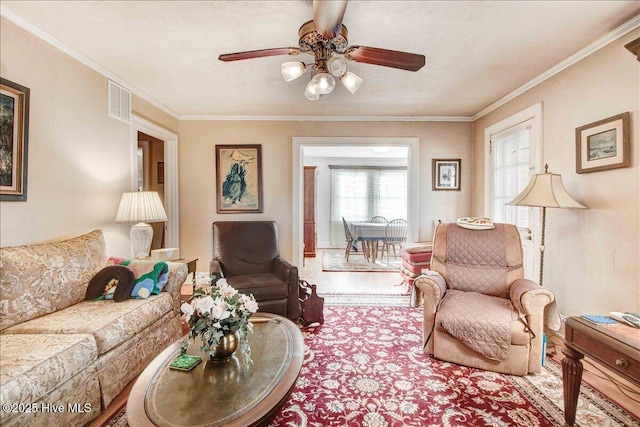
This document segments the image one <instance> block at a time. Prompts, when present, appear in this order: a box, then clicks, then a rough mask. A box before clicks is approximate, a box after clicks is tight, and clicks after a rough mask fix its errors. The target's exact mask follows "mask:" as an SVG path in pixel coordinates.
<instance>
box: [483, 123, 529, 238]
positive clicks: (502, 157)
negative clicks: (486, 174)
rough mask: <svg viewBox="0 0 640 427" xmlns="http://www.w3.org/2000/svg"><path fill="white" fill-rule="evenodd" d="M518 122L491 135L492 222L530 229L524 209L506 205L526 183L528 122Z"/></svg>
mask: <svg viewBox="0 0 640 427" xmlns="http://www.w3.org/2000/svg"><path fill="white" fill-rule="evenodd" d="M528 122H529V121H527V122H525V123H521V124H519V125H517V126H513V127H511V128H509V129H506V130H504V131H502V132H500V133H498V134H495V135H492V136H491V151H492V152H493V159H494V169H493V175H494V176H493V183H494V185H493V204H494V206H493V213H494V217H493V220H494V221H496V222H505V223H509V224H515V225H516V226H518V227H522V228H528V227H529V213H528V210H527V208H526V207H519V206H506V205H505V203H507V202H509V201H510V200H513V198H514V197H516V196H517V195H518V194H520V192H521V191H522V190H523V189H524V188H525V187H526V186H527V184H528V183H529V144H530V133H531V132H530V129H531V126H530V125H529V123H528Z"/></svg>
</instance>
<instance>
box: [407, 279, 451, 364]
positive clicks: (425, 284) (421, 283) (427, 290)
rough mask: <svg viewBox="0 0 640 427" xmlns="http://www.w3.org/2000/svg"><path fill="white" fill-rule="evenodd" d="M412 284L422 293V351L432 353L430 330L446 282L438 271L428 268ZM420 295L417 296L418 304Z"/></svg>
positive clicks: (433, 324) (434, 320)
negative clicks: (425, 272) (427, 270)
mask: <svg viewBox="0 0 640 427" xmlns="http://www.w3.org/2000/svg"><path fill="white" fill-rule="evenodd" d="M413 286H415V287H416V289H417V290H418V291H419V292H418V295H420V294H422V299H423V306H424V320H423V323H422V333H423V338H424V351H425V352H427V353H429V354H433V339H432V332H433V328H434V327H435V324H436V310H437V308H438V304H440V300H442V297H444V294H445V292H447V284H446V282H445V280H444V277H442V276H441V275H440V274H439V273H436V272H434V271H431V270H429V272H428V273H427V274H422V275H420V276H418V277H417V278H416V280H414V282H413ZM419 300H420V296H418V304H419V302H420V301H419Z"/></svg>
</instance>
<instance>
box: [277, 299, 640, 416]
mask: <svg viewBox="0 0 640 427" xmlns="http://www.w3.org/2000/svg"><path fill="white" fill-rule="evenodd" d="M324 317H325V323H324V325H322V326H320V327H318V328H316V329H315V330H314V329H309V330H306V331H304V338H305V345H306V352H305V362H304V365H303V367H302V372H301V374H300V378H299V379H298V383H297V385H296V387H295V389H294V391H293V393H292V395H291V398H290V399H289V401H288V402H287V403H286V404H285V406H284V407H283V408H282V410H281V411H280V413H279V414H278V415H277V416H276V418H275V419H274V420H273V421H272V423H271V424H270V425H271V426H272V427H280V426H282V427H285V426H286V427H294V426H296V427H298V426H300V427H302V426H310V427H320V426H369V427H385V426H425V427H426V426H434V427H435V426H492V427H494V426H561V425H563V424H564V416H563V412H562V408H563V403H562V380H561V377H560V375H561V372H560V369H559V367H558V365H557V364H556V363H554V362H551V363H548V364H547V365H548V366H547V367H546V368H545V369H544V370H543V373H542V374H539V375H530V376H527V377H524V378H521V377H514V376H510V375H502V374H497V373H492V372H486V371H481V370H478V369H473V368H467V367H462V366H458V365H454V364H450V363H446V362H441V361H438V360H435V359H432V358H430V357H429V356H427V355H425V354H424V353H423V351H422V336H421V335H422V332H421V331H422V329H421V328H422V310H421V309H410V308H408V307H406V306H405V307H385V306H355V305H353V306H348V305H341V306H332V305H330V306H325V313H324ZM576 421H577V424H578V425H580V426H583V427H586V426H589V427H597V426H634V425H640V422H639V421H638V420H637V419H634V418H633V417H631V416H630V415H629V414H627V413H626V412H624V411H623V410H621V409H620V408H619V407H617V406H616V405H615V404H613V403H612V402H610V401H609V400H607V399H606V398H604V397H603V396H602V395H600V394H599V393H598V392H597V391H595V390H594V389H592V388H591V387H589V386H588V385H586V384H583V385H582V388H581V396H580V407H579V408H578V414H577V420H576Z"/></svg>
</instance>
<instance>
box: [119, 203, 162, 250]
mask: <svg viewBox="0 0 640 427" xmlns="http://www.w3.org/2000/svg"><path fill="white" fill-rule="evenodd" d="M163 221H167V213H166V212H165V211H164V207H162V202H161V201H160V196H159V195H158V193H157V192H156V191H133V192H130V193H124V194H123V195H122V199H121V200H120V206H119V207H118V213H117V214H116V223H118V224H123V223H130V222H134V223H135V222H137V223H138V224H134V225H133V226H131V232H130V236H131V246H132V247H133V254H134V257H136V258H146V257H148V256H149V249H151V239H152V238H153V228H151V226H150V225H149V224H146V223H147V222H163Z"/></svg>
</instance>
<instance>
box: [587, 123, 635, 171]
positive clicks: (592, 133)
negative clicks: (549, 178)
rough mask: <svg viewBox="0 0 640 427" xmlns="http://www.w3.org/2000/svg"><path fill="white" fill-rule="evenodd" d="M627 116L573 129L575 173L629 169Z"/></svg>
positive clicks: (629, 144) (628, 127)
mask: <svg viewBox="0 0 640 427" xmlns="http://www.w3.org/2000/svg"><path fill="white" fill-rule="evenodd" d="M630 116H631V115H630V113H629V112H628V111H627V112H626V113H622V114H618V115H617V116H613V117H609V118H608V119H603V120H600V121H597V122H594V123H590V124H588V125H584V126H580V127H579V128H576V172H577V173H587V172H597V171H604V170H609V169H617V168H626V167H628V166H630V165H631V157H630V155H629V151H630V149H631V147H630V146H631V134H630V133H631V130H630V124H629V122H630V121H631V119H630Z"/></svg>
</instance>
